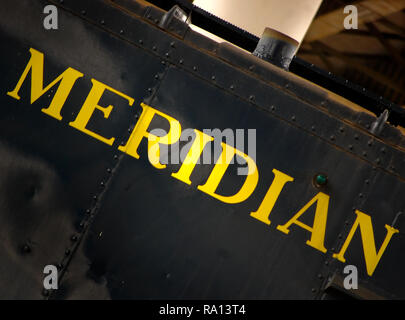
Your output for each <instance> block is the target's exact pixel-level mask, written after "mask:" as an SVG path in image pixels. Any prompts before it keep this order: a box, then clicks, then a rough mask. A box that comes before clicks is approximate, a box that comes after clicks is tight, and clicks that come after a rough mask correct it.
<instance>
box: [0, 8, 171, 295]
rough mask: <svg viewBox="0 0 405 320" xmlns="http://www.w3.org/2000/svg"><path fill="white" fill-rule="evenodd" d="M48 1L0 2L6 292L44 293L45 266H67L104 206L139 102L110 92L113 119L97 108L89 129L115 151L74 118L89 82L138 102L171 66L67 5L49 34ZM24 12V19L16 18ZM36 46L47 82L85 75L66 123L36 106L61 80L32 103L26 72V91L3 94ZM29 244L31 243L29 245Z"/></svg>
mask: <svg viewBox="0 0 405 320" xmlns="http://www.w3.org/2000/svg"><path fill="white" fill-rule="evenodd" d="M45 4H46V2H42V1H35V2H33V1H20V2H19V3H18V6H17V5H16V4H15V2H14V1H5V2H3V3H2V10H4V11H3V12H6V13H7V14H6V15H4V16H3V15H2V19H1V22H0V24H1V26H0V30H1V40H2V43H5V44H7V46H6V47H4V50H2V52H1V58H0V70H1V73H2V80H1V88H2V94H1V95H0V105H1V107H2V111H1V117H0V146H1V154H2V156H1V158H2V165H1V167H2V172H1V190H2V195H1V196H2V201H1V202H0V203H1V213H2V219H1V221H2V223H1V230H2V231H1V234H2V238H3V241H2V243H1V245H2V247H3V249H2V250H1V265H2V268H4V269H3V272H1V284H2V288H3V289H2V290H1V292H0V297H2V298H38V297H40V296H41V292H42V288H43V285H42V279H43V276H44V275H43V268H44V266H45V265H47V264H55V265H57V264H61V269H63V267H64V264H65V263H64V262H65V261H68V259H69V255H67V257H65V251H66V250H69V251H68V252H72V251H73V250H74V248H75V247H74V246H75V242H74V241H71V236H72V235H74V234H75V233H80V232H81V231H82V230H83V229H84V228H85V227H86V224H87V219H89V218H90V216H91V215H92V213H93V212H94V210H95V207H96V206H97V205H98V198H99V196H100V194H101V192H102V191H103V188H102V185H101V184H106V183H107V181H108V180H109V179H110V174H109V173H108V172H107V169H111V168H114V166H116V163H117V160H116V159H115V158H114V155H115V151H114V149H116V146H117V145H118V144H119V143H120V142H121V140H122V139H123V138H124V137H125V136H126V135H128V132H127V129H128V128H130V126H131V125H133V123H134V121H133V119H134V115H135V114H136V113H137V112H138V111H139V107H138V103H139V100H138V101H137V103H136V104H134V105H133V106H132V107H129V106H128V102H127V101H126V100H125V99H123V98H121V97H119V96H117V95H114V94H112V93H109V92H106V93H105V94H104V96H103V98H102V99H101V101H100V104H101V105H105V106H108V105H109V104H112V105H114V108H115V109H114V111H113V112H112V113H111V116H110V118H109V120H108V121H106V120H105V119H104V118H103V115H102V114H101V112H100V113H98V114H97V113H95V114H94V116H93V117H92V119H91V122H90V124H89V128H90V129H91V130H95V131H97V132H99V133H100V134H102V135H105V136H107V137H108V136H115V137H117V139H116V141H115V143H114V145H113V146H112V147H109V146H107V145H106V144H104V143H100V142H99V141H97V140H95V139H93V138H91V137H90V136H88V135H85V134H84V133H81V132H79V131H77V130H75V129H74V128H72V127H71V126H69V125H68V123H69V122H70V121H72V120H74V119H75V117H76V115H77V113H78V111H79V109H80V106H81V105H82V104H83V102H84V100H85V98H86V96H87V94H88V92H89V90H90V88H91V81H90V80H91V79H92V78H95V79H97V80H98V81H101V82H103V83H105V84H107V85H110V86H114V88H115V89H117V90H120V91H123V92H126V93H128V94H130V95H133V96H134V97H136V99H142V97H146V96H147V95H149V94H150V93H149V92H148V90H147V89H148V88H149V87H152V86H154V85H155V83H156V82H157V80H156V79H155V78H154V75H155V74H157V73H159V72H161V71H162V70H164V68H165V66H164V65H162V64H161V61H160V59H158V58H156V57H154V56H152V55H150V54H148V53H146V52H145V51H143V50H140V49H138V48H136V47H133V46H130V45H129V44H128V43H126V42H123V41H122V40H120V39H118V38H116V37H112V36H111V35H110V34H108V33H105V32H103V31H102V30H100V29H99V28H95V27H94V26H93V25H91V24H89V23H86V22H85V21H83V20H81V19H77V18H76V17H74V16H73V15H71V14H70V13H66V12H64V11H60V12H59V19H60V20H59V23H60V26H61V30H58V31H57V32H55V31H52V30H51V31H47V30H45V29H44V28H43V25H42V19H43V15H42V10H43V7H44V5H45ZM22 13H24V19H21V18H20V16H21V14H22ZM14 21H20V22H19V23H18V24H16V23H14ZM27 30H30V32H29V33H27ZM30 47H32V48H35V49H36V50H39V51H40V52H43V53H44V55H45V62H44V69H45V71H44V83H45V84H48V83H50V82H51V81H52V80H53V79H55V78H56V77H57V76H58V75H59V74H60V73H62V72H63V71H64V70H65V69H66V68H68V67H72V68H75V69H77V70H79V71H80V72H82V73H84V77H83V78H81V79H79V80H78V81H77V83H76V85H75V86H74V88H73V89H72V92H71V95H70V97H69V98H68V100H67V102H66V104H65V105H64V107H63V109H62V113H61V115H62V117H63V119H62V121H58V120H56V119H54V118H51V117H50V116H48V115H46V114H44V113H42V112H41V111H40V110H41V108H43V107H46V106H48V105H49V103H50V101H51V100H52V98H53V94H54V92H55V90H56V89H57V86H55V88H53V89H55V90H53V89H52V90H51V91H49V92H47V93H46V94H44V95H43V96H42V97H41V98H39V99H38V100H37V101H36V102H35V103H33V104H32V105H30V104H29V99H30V98H29V92H30V85H29V83H30V78H29V77H28V78H27V80H26V82H25V83H24V85H23V87H22V88H21V90H20V96H21V100H19V101H18V100H16V99H14V98H12V97H10V96H8V95H6V92H8V91H11V90H13V89H14V87H15V85H16V84H17V81H18V79H19V78H20V76H21V74H22V72H23V70H24V68H25V66H26V64H27V63H28V61H29V59H30V53H29V48H30ZM131 54H137V55H138V57H139V59H126V58H125V57H124V56H127V55H131ZM132 74H136V75H137V76H136V77H133V76H131V75H132ZM129 77H130V78H131V82H130V83H129V82H128V81H127V79H128V78H129ZM86 212H87V214H86ZM76 237H77V238H78V239H80V237H79V236H76ZM74 239H76V238H74ZM26 245H27V246H29V247H30V249H28V248H25V249H23V248H24V246H26ZM62 271H63V270H62Z"/></svg>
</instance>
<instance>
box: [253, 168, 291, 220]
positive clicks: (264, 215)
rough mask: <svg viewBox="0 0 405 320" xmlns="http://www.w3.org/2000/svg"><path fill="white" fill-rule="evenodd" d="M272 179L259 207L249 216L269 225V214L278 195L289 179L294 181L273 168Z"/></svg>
mask: <svg viewBox="0 0 405 320" xmlns="http://www.w3.org/2000/svg"><path fill="white" fill-rule="evenodd" d="M273 173H274V179H273V182H272V184H271V186H270V188H269V190H268V191H267V193H266V195H265V197H264V199H263V201H262V203H261V204H260V206H259V209H258V210H257V211H256V212H251V213H250V216H251V217H253V218H255V219H257V220H260V221H261V222H264V223H265V224H268V225H270V223H271V222H270V220H269V216H270V213H271V211H272V210H273V207H274V205H275V203H276V201H277V199H278V197H279V196H280V193H281V191H282V190H283V188H284V186H285V184H286V183H287V182H290V181H294V178H292V177H290V176H288V175H286V174H284V173H282V172H280V171H278V170H276V169H273Z"/></svg>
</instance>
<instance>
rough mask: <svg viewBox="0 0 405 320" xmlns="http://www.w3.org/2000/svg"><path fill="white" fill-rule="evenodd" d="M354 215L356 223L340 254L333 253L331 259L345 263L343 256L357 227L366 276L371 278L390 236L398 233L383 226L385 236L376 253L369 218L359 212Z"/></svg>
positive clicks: (389, 227)
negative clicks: (361, 244) (385, 231)
mask: <svg viewBox="0 0 405 320" xmlns="http://www.w3.org/2000/svg"><path fill="white" fill-rule="evenodd" d="M356 214H357V218H356V221H355V222H354V224H353V226H352V228H351V230H350V232H349V234H348V236H347V238H346V240H345V242H344V244H343V246H342V248H341V249H340V252H339V253H334V254H333V258H335V259H338V260H339V261H341V262H346V259H345V257H344V254H345V252H346V250H347V247H348V246H349V244H350V242H351V240H352V238H353V236H354V233H355V231H356V230H357V228H358V227H360V233H361V241H362V243H363V251H364V258H365V261H366V267H367V274H368V275H369V276H372V275H373V273H374V270H375V268H376V267H377V264H378V262H379V261H380V259H381V257H382V255H383V253H384V251H385V249H386V248H387V246H388V243H389V242H390V240H391V238H392V236H393V235H394V234H395V233H398V232H399V231H398V230H397V229H394V228H393V227H391V226H389V225H385V228H386V229H387V235H386V236H385V239H384V241H383V243H382V245H381V247H380V250H379V251H378V253H377V250H376V246H375V240H374V231H373V225H372V223H371V217H370V216H369V215H367V214H365V213H363V212H361V211H359V210H356Z"/></svg>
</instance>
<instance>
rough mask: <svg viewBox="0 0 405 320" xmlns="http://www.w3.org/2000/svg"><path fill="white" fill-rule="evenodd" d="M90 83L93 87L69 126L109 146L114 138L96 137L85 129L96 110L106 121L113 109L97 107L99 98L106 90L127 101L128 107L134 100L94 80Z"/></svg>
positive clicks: (96, 135) (110, 106)
mask: <svg viewBox="0 0 405 320" xmlns="http://www.w3.org/2000/svg"><path fill="white" fill-rule="evenodd" d="M91 82H92V83H93V86H92V88H91V90H90V92H89V95H88V96H87V98H86V101H85V102H84V103H83V106H82V108H81V109H80V111H79V114H78V115H77V117H76V119H75V121H73V122H70V123H69V125H70V126H72V127H73V128H76V129H77V130H80V131H82V132H84V133H86V134H88V135H89V136H92V137H93V138H96V139H97V140H100V141H102V142H104V143H106V144H108V145H110V146H111V145H112V144H113V142H114V140H115V138H110V139H107V138H104V137H102V136H100V135H98V134H97V133H94V132H93V131H90V130H88V129H86V126H87V123H88V122H89V120H90V118H91V116H92V115H93V113H94V111H95V110H96V109H97V110H100V111H101V112H102V113H103V115H104V118H105V119H107V118H108V117H109V116H110V113H111V111H112V109H113V106H112V105H109V106H108V107H106V108H104V107H101V106H99V105H98V102H99V101H100V99H101V96H102V95H103V93H104V91H105V90H106V89H107V90H109V91H111V92H114V93H115V94H117V95H119V96H121V97H123V98H125V99H127V100H128V101H129V105H130V106H132V104H133V103H134V99H133V98H131V97H128V96H127V95H125V94H123V93H121V92H119V91H117V90H115V89H113V88H111V87H109V86H107V85H105V84H103V83H101V82H99V81H97V80H95V79H91Z"/></svg>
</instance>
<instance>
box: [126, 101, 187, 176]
mask: <svg viewBox="0 0 405 320" xmlns="http://www.w3.org/2000/svg"><path fill="white" fill-rule="evenodd" d="M141 106H142V109H143V111H142V114H141V116H140V118H139V120H138V122H137V124H136V126H135V128H134V131H133V132H132V134H131V136H130V137H129V140H128V142H127V144H126V145H125V146H120V147H118V149H119V150H120V151H122V152H125V153H127V154H129V155H130V156H132V157H134V158H136V159H139V154H138V147H139V145H140V143H141V141H142V139H143V138H147V139H148V158H149V161H150V163H151V164H152V165H153V166H154V167H155V168H157V169H164V168H166V165H164V164H161V163H160V160H159V154H160V152H159V143H162V144H167V145H170V144H173V143H176V142H177V141H178V140H179V139H180V135H181V125H180V122H179V121H177V120H176V119H174V118H172V117H170V116H168V115H167V114H165V113H163V112H160V111H158V110H156V109H153V108H152V107H150V106H148V105H146V104H144V103H141ZM155 115H159V116H161V117H163V118H165V119H166V120H167V121H169V125H170V129H169V132H168V133H167V134H166V135H165V136H163V137H158V136H156V135H154V134H152V133H150V132H148V127H149V125H150V123H151V122H152V119H153V117H154V116H155Z"/></svg>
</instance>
